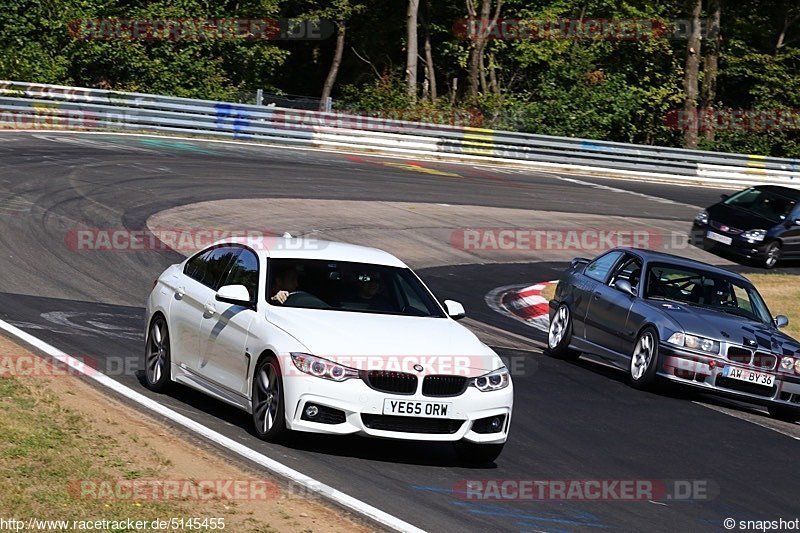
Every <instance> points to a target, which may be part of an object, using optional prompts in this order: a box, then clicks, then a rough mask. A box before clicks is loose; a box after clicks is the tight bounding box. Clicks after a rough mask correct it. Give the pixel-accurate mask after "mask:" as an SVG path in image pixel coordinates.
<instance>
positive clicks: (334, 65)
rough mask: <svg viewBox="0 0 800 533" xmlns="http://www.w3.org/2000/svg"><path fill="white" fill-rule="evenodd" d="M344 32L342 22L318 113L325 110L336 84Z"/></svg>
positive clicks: (342, 49)
mask: <svg viewBox="0 0 800 533" xmlns="http://www.w3.org/2000/svg"><path fill="white" fill-rule="evenodd" d="M346 32H347V25H346V24H345V23H344V22H340V23H339V29H338V32H337V33H336V51H335V52H334V53H333V61H332V62H331V68H330V70H328V76H327V77H326V78H325V84H324V85H323V86H322V99H321V101H320V103H319V110H320V111H324V110H325V102H326V101H327V100H328V98H330V96H331V91H333V85H334V84H335V83H336V77H337V76H338V75H339V66H340V65H341V64H342V54H343V53H344V36H345V33H346Z"/></svg>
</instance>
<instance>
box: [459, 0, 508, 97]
mask: <svg viewBox="0 0 800 533" xmlns="http://www.w3.org/2000/svg"><path fill="white" fill-rule="evenodd" d="M466 1H467V28H468V31H467V33H468V35H469V36H470V38H471V39H472V43H471V44H472V46H471V48H470V51H469V63H468V67H469V76H468V77H467V94H468V95H469V97H470V98H471V99H473V100H474V99H475V98H476V97H477V96H478V89H479V87H480V84H481V81H483V82H484V85H485V80H486V78H485V73H484V71H483V52H484V50H485V48H486V43H487V41H488V40H489V35H491V34H492V31H494V27H495V26H496V25H497V19H498V18H499V17H500V9H501V8H502V6H503V0H497V4H496V5H495V10H494V14H492V0H482V1H481V13H480V19H478V13H477V9H476V7H475V0H466ZM490 17H491V18H490ZM476 19H477V20H476ZM476 22H477V24H476ZM473 28H477V29H478V32H477V34H474V35H473V34H471V33H470V30H471V29H473Z"/></svg>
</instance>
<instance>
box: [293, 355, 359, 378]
mask: <svg viewBox="0 0 800 533" xmlns="http://www.w3.org/2000/svg"><path fill="white" fill-rule="evenodd" d="M291 356H292V362H294V366H296V367H297V369H298V370H299V371H300V372H304V373H306V374H311V375H312V376H316V377H318V378H322V379H330V380H331V381H345V380H347V379H350V378H357V377H358V370H356V369H355V368H350V367H349V366H343V365H340V364H337V363H334V362H333V361H329V360H327V359H323V358H322V357H317V356H314V355H309V354H307V353H293V354H291Z"/></svg>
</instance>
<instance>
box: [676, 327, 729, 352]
mask: <svg viewBox="0 0 800 533" xmlns="http://www.w3.org/2000/svg"><path fill="white" fill-rule="evenodd" d="M667 342H668V343H670V344H674V345H675V346H682V347H684V348H689V349H690V350H695V351H699V352H705V353H710V354H717V355H719V348H720V344H719V342H717V341H715V340H711V339H706V338H705V337H697V336H695V335H689V334H688V333H683V332H678V333H673V334H672V335H670V337H669V339H667Z"/></svg>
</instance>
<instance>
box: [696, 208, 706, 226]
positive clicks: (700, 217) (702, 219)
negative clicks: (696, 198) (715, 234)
mask: <svg viewBox="0 0 800 533" xmlns="http://www.w3.org/2000/svg"><path fill="white" fill-rule="evenodd" d="M694 220H695V222H697V223H699V224H703V225H705V224H708V211H706V210H705V209H703V210H702V211H700V212H699V213H697V214H696V215H695V217H694Z"/></svg>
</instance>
